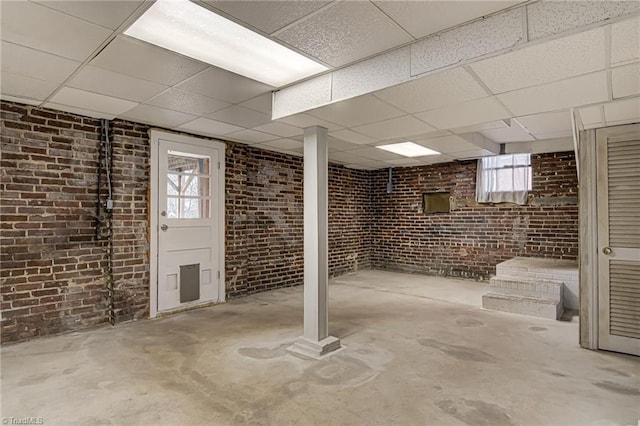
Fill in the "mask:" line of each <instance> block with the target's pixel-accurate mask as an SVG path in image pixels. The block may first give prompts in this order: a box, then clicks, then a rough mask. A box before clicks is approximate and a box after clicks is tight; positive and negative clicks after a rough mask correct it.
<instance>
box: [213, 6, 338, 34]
mask: <svg viewBox="0 0 640 426" xmlns="http://www.w3.org/2000/svg"><path fill="white" fill-rule="evenodd" d="M204 3H206V4H209V5H211V6H213V7H214V8H216V9H218V10H220V11H222V12H223V13H224V14H226V15H229V16H231V17H233V18H235V19H236V20H239V21H242V22H244V23H246V24H249V25H251V26H252V27H253V28H256V29H258V30H260V31H262V32H264V33H267V34H271V33H272V32H274V31H276V30H279V29H280V28H282V27H285V26H286V25H289V24H291V23H292V22H295V21H297V20H298V19H300V18H302V17H303V16H305V15H308V14H309V13H311V12H313V11H315V10H318V9H319V8H321V7H322V6H324V5H325V4H328V3H331V2H330V1H318V0H314V1H244V0H234V1H215V0H204Z"/></svg>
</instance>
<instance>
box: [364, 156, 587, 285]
mask: <svg viewBox="0 0 640 426" xmlns="http://www.w3.org/2000/svg"><path fill="white" fill-rule="evenodd" d="M476 165H477V163H476V161H466V162H452V163H445V164H437V165H433V166H425V167H410V168H395V169H394V170H393V192H392V193H391V194H387V193H386V183H387V173H388V172H387V170H377V171H374V172H372V174H371V179H372V196H371V203H372V214H373V218H372V219H373V222H372V223H373V225H372V232H373V245H372V252H371V263H372V266H373V267H374V268H385V269H393V270H402V271H409V272H423V273H429V274H438V275H449V276H462V277H473V278H480V279H486V278H488V277H489V276H490V275H491V274H493V273H495V265H496V264H498V263H500V262H502V261H504V260H507V259H510V258H512V257H515V256H540V257H553V258H560V259H576V258H577V255H578V205H577V194H578V190H577V187H578V182H577V176H576V164H575V157H574V155H573V153H572V152H565V153H557V154H544V155H533V156H532V167H533V191H532V192H531V193H530V194H529V203H528V205H527V206H518V205H515V204H498V205H487V204H478V203H476V202H475V179H476ZM431 191H450V193H451V197H452V206H451V212H450V213H436V214H425V213H423V207H422V194H423V193H425V192H431Z"/></svg>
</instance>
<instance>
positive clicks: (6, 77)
mask: <svg viewBox="0 0 640 426" xmlns="http://www.w3.org/2000/svg"><path fill="white" fill-rule="evenodd" d="M0 81H2V84H0V90H1V91H2V94H3V95H8V96H16V97H19V98H27V99H32V100H38V101H43V100H45V99H46V98H47V97H48V96H49V95H50V94H51V93H53V91H54V90H56V89H57V88H58V86H59V84H58V83H53V82H50V81H44V80H39V79H37V78H32V77H27V76H24V75H17V74H10V73H7V72H4V71H2V73H1V77H0Z"/></svg>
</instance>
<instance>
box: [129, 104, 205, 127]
mask: <svg viewBox="0 0 640 426" xmlns="http://www.w3.org/2000/svg"><path fill="white" fill-rule="evenodd" d="M119 117H120V118H124V119H127V120H131V121H137V122H140V123H147V124H153V125H156V126H160V127H165V128H167V127H176V126H179V125H181V124H183V123H186V122H187V121H190V120H193V119H194V118H196V117H195V116H193V115H190V114H184V113H182V112H177V111H171V110H168V109H164V108H159V107H156V106H152V105H138V106H137V107H135V108H133V109H132V110H130V111H127V112H126V113H124V114H121V115H120V116H119Z"/></svg>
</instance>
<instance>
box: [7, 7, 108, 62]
mask: <svg viewBox="0 0 640 426" xmlns="http://www.w3.org/2000/svg"><path fill="white" fill-rule="evenodd" d="M0 27H1V28H2V30H1V31H2V39H3V40H5V41H10V42H12V43H16V44H20V45H22V46H27V47H31V48H34V49H37V50H41V51H43V52H49V53H52V54H54V55H58V56H62V57H65V58H68V59H73V60H76V61H84V60H85V59H86V58H87V57H88V56H89V55H90V54H91V53H93V52H94V51H95V50H96V49H97V48H98V47H99V46H100V44H101V43H102V42H104V41H105V40H106V39H107V38H108V37H109V36H110V35H111V33H112V31H110V30H108V29H106V28H103V27H100V26H98V25H95V24H91V23H89V22H87V21H83V20H80V19H77V18H74V17H72V16H69V15H67V14H64V13H61V12H58V11H57V10H53V9H49V8H47V7H44V6H41V5H38V4H36V3H31V2H27V1H3V2H2V14H1V17H0Z"/></svg>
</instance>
